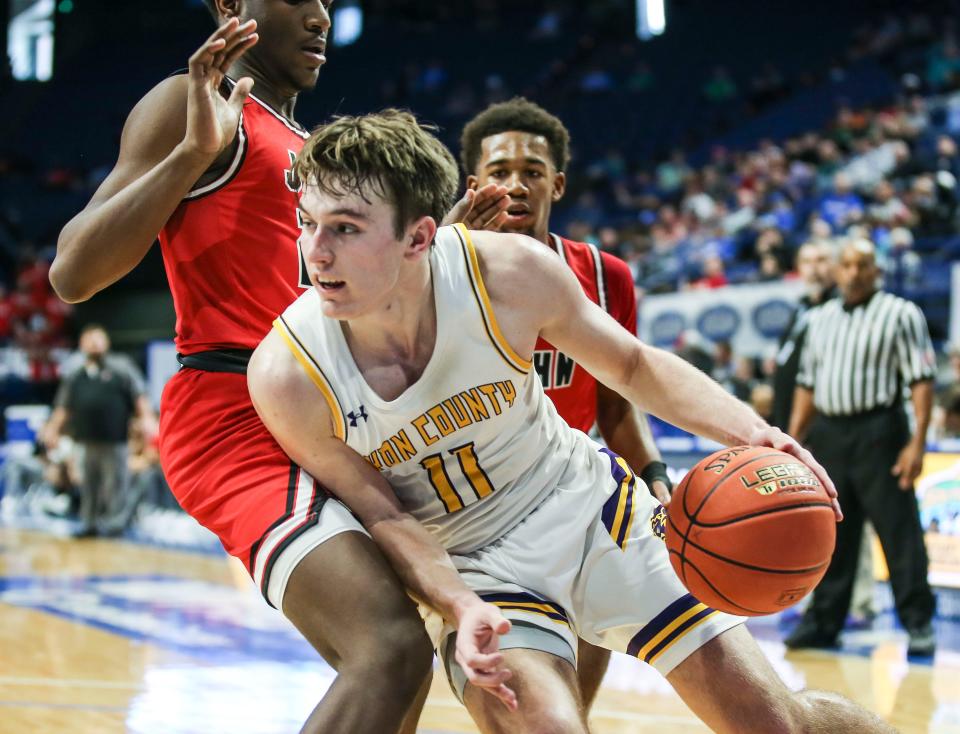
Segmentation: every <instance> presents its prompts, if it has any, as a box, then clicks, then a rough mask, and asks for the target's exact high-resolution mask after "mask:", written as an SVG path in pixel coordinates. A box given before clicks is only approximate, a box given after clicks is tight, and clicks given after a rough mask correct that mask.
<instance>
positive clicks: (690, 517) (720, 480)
mask: <svg viewBox="0 0 960 734" xmlns="http://www.w3.org/2000/svg"><path fill="white" fill-rule="evenodd" d="M782 453H783V452H782V451H778V450H776V449H774V450H773V451H772V452H769V453H766V454H760V456H754V457H752V458H750V459H747V460H746V461H745V462H743V463H742V464H738V465H737V466H735V467H733V468H732V469H730V472H731V473H732V472H736V471H740V470H741V469H743V467H745V466H749V465H750V464H752V463H753V462H754V461H759V460H760V459H766V458H767V457H768V456H778V455H780V454H782ZM694 468H696V467H694ZM692 476H693V471H692V470H691V471H690V472H688V473H687V476H686V477H684V479H689V478H690V477H692ZM728 477H729V474H727V468H726V467H725V468H724V469H723V470H722V472H721V476H720V477H719V478H718V479H717V481H716V483H715V484H714V485H713V486H712V487H711V488H710V489H709V490H708V491H707V493H706V494H705V495H704V497H703V499H702V500H700V505H699V507H697V509H696V511H695V512H694V513H693V514H692V515H691V514H690V513H689V512H688V511H687V496H686V493H685V492H684V495H683V511H684V514H686V516H687V520H689V521H690V524H689V526H688V527H687V532H686V533H684V535H683V546H682V547H681V548H680V553H681V555H683V553H684V551H686V549H687V539H688V538H689V537H690V529H691V528H692V527H693V524H694V522H696V519H697V515H699V514H700V511H701V510H702V509H703V506H704V505H705V504H707V500H708V499H710V497H711V496H712V495H713V493H714V492H716V491H717V489H718V488H719V487H720V485H721V484H723V482H724V481H725V480H726V479H727V478H728ZM744 608H746V607H744Z"/></svg>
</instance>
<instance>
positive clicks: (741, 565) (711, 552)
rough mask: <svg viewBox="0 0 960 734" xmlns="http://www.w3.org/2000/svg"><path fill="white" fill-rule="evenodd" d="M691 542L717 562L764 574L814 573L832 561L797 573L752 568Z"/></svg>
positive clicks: (758, 567) (799, 570) (691, 543)
mask: <svg viewBox="0 0 960 734" xmlns="http://www.w3.org/2000/svg"><path fill="white" fill-rule="evenodd" d="M689 542H690V545H692V546H693V547H694V548H696V549H697V550H699V551H703V552H704V553H706V554H707V555H708V556H713V557H714V558H716V559H717V560H719V561H723V562H724V563H729V564H731V565H733V566H740V567H741V568H746V569H747V570H749V571H763V572H764V573H782V574H796V573H812V572H813V571H818V570H820V569H821V568H823V567H824V566H826V565H827V564H828V563H830V561H829V560H828V561H824V562H823V563H820V564H818V565H816V566H811V567H809V568H799V569H797V570H795V571H787V570H785V569H776V568H764V567H763V566H751V565H750V564H749V563H742V562H741V561H735V560H733V559H732V558H727V557H726V556H721V555H720V554H718V553H714V552H713V551H711V550H709V549H707V548H704V547H703V546H702V545H698V544H697V543H694V542H693V541H692V540H691V541H689Z"/></svg>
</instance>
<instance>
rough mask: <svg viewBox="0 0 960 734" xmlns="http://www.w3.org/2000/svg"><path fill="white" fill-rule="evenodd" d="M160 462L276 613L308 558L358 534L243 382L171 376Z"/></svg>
mask: <svg viewBox="0 0 960 734" xmlns="http://www.w3.org/2000/svg"><path fill="white" fill-rule="evenodd" d="M160 460H161V463H162V466H163V471H164V474H165V475H166V478H167V481H168V482H169V484H170V488H171V490H172V491H173V494H174V496H175V497H176V498H177V501H178V502H179V503H180V506H181V507H182V508H183V509H184V510H186V511H187V512H188V513H189V514H190V515H191V516H192V517H193V518H194V519H196V520H197V522H199V523H200V524H201V525H203V526H204V527H206V528H208V529H209V530H211V531H213V532H214V533H215V534H216V535H217V537H218V538H219V539H220V542H221V543H222V544H223V547H224V548H226V550H227V552H228V553H229V554H230V555H232V556H235V557H236V558H239V559H240V560H241V561H243V563H244V565H245V566H246V567H247V569H248V571H249V572H250V575H251V576H252V577H253V580H254V581H255V582H256V584H257V586H258V587H259V588H260V591H261V592H262V593H263V595H264V597H265V598H266V600H267V601H268V602H269V603H270V604H271V605H272V606H274V607H276V608H278V609H280V608H282V606H281V602H282V600H283V592H284V590H285V589H286V585H287V581H288V580H289V578H290V574H291V573H292V572H293V569H294V568H295V567H296V565H297V563H299V562H300V561H301V560H302V559H303V558H304V557H305V556H306V555H307V554H308V553H309V552H310V551H311V550H313V549H314V548H316V547H317V546H319V545H320V544H321V543H323V542H324V541H325V540H328V539H329V538H331V537H333V536H334V535H337V534H338V533H341V532H345V531H348V530H353V531H358V532H365V531H364V530H363V528H362V526H361V525H360V523H359V522H358V521H357V520H356V518H355V517H354V516H353V515H352V514H351V513H350V512H349V510H347V508H346V507H345V506H344V505H342V504H341V503H340V502H338V501H337V500H335V499H333V498H332V497H331V496H330V495H329V494H327V492H326V490H324V489H323V487H322V486H321V485H320V484H319V483H318V482H317V481H316V480H315V479H314V478H313V477H311V476H310V475H309V474H307V473H306V472H305V471H303V470H302V469H300V467H299V466H297V465H296V464H294V463H293V462H292V461H290V459H289V457H287V455H286V454H284V453H283V450H282V449H281V448H280V446H279V445H278V444H277V442H276V441H275V440H274V439H273V436H271V435H270V433H269V431H267V429H266V427H265V426H264V425H263V423H261V422H260V418H259V417H258V416H257V413H256V410H255V409H254V407H253V404H252V403H251V401H250V396H249V394H248V393H247V381H246V377H245V376H244V375H238V374H232V373H225V372H205V371H201V370H194V369H187V368H185V369H181V370H180V371H179V372H178V373H177V374H176V375H174V377H173V378H172V379H171V380H170V381H169V382H168V383H167V386H166V388H165V389H164V391H163V398H162V400H161V405H160Z"/></svg>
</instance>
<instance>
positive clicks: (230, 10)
mask: <svg viewBox="0 0 960 734" xmlns="http://www.w3.org/2000/svg"><path fill="white" fill-rule="evenodd" d="M214 2H215V3H216V4H217V12H218V13H219V14H220V17H221V18H223V19H224V20H230V19H231V18H239V17H240V14H241V12H242V11H243V7H242V5H243V0H214Z"/></svg>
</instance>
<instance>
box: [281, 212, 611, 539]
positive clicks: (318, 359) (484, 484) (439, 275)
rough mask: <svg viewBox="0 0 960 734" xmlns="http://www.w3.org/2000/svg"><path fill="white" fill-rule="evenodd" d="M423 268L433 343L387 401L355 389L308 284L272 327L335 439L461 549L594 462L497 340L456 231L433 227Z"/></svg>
mask: <svg viewBox="0 0 960 734" xmlns="http://www.w3.org/2000/svg"><path fill="white" fill-rule="evenodd" d="M430 267H431V271H432V282H433V289H434V297H435V303H436V311H437V337H436V344H435V346H434V351H433V355H432V356H431V358H430V361H429V362H428V363H427V366H426V368H425V369H424V371H423V374H422V375H421V376H420V378H419V379H418V380H417V381H416V382H415V383H414V384H413V385H411V386H410V387H408V388H407V389H406V390H405V391H404V392H403V393H402V394H401V395H400V396H399V397H398V398H396V399H395V400H389V401H388V400H383V399H381V398H380V397H379V396H378V395H377V394H376V393H375V392H374V391H373V390H371V389H370V387H369V386H368V385H367V383H366V381H365V380H364V378H363V376H362V375H361V373H360V370H359V369H358V368H357V366H356V363H355V362H354V360H353V356H352V354H351V353H350V349H349V347H348V346H347V341H346V338H345V337H344V334H343V330H342V328H341V325H340V322H339V321H337V320H335V319H330V318H327V317H325V316H324V315H323V314H322V312H321V307H320V298H319V295H318V294H317V292H316V291H315V290H314V289H311V290H309V291H307V292H306V293H304V294H303V295H302V296H300V298H298V299H297V300H296V301H295V302H294V303H293V304H292V305H291V306H290V307H289V308H288V309H287V310H286V311H285V312H284V314H283V316H281V317H280V318H279V319H277V321H276V322H274V326H275V328H276V329H277V330H278V331H279V333H280V334H281V335H282V336H283V338H284V340H285V341H286V342H287V345H288V346H289V347H290V349H291V350H292V351H293V353H294V355H295V356H296V358H297V360H298V361H299V363H300V364H301V365H302V366H303V368H304V369H305V370H306V371H307V373H308V374H309V375H310V378H311V379H312V380H313V382H314V384H316V385H317V387H318V388H319V390H320V392H321V393H322V395H323V397H324V399H325V400H326V401H327V404H328V405H329V407H330V410H331V413H332V414H333V417H334V423H335V426H336V431H337V435H338V436H340V437H341V438H342V439H343V440H344V441H345V442H346V443H347V445H348V446H350V447H351V448H352V449H354V450H355V451H357V452H358V453H360V454H361V455H362V456H364V457H366V459H367V460H368V461H369V462H370V463H371V464H372V465H373V466H375V467H376V468H377V469H379V470H380V471H381V472H382V473H383V475H384V476H385V477H386V479H387V480H388V481H389V482H390V484H391V485H392V486H393V488H394V490H395V491H396V493H397V496H398V497H399V498H400V501H401V502H402V503H403V505H404V507H405V508H406V509H407V510H408V511H409V512H410V513H411V514H413V515H414V516H415V517H416V518H417V519H418V520H420V521H421V522H422V523H423V524H424V525H426V526H427V528H428V529H429V530H430V531H431V532H432V533H433V534H434V535H435V536H436V537H437V539H438V540H439V541H440V542H441V543H442V544H443V545H444V547H445V548H447V549H448V550H449V551H451V552H453V553H469V552H471V551H473V550H475V549H477V548H480V547H482V546H485V545H487V544H489V543H491V542H492V541H494V540H496V539H497V538H499V537H500V536H502V535H503V534H504V533H506V532H507V531H508V530H510V529H511V528H513V527H514V526H515V525H516V524H517V523H519V522H520V521H521V520H523V518H524V517H525V516H526V515H528V514H529V513H530V512H532V511H533V510H535V509H536V508H537V507H538V505H539V504H540V503H541V502H542V501H543V499H544V498H545V497H546V496H547V495H549V494H550V493H551V492H553V491H555V490H556V488H557V485H558V484H559V482H560V480H561V478H563V477H564V475H565V474H566V473H567V472H569V471H576V470H577V467H583V466H586V464H587V463H588V462H590V461H592V460H593V461H595V460H596V458H595V457H596V447H595V446H594V445H593V443H592V442H591V441H590V440H589V439H588V438H587V437H586V436H585V435H584V434H582V433H580V432H579V431H574V430H573V429H571V428H570V427H569V426H567V424H566V423H565V422H564V421H563V420H562V419H561V418H560V417H559V416H558V415H557V412H556V410H555V409H554V407H553V403H552V402H551V401H550V400H549V399H548V398H547V397H546V396H545V394H544V392H543V388H542V387H541V385H540V380H539V379H538V378H537V376H536V374H533V375H531V371H530V367H531V365H530V362H529V361H528V360H525V359H523V358H522V357H520V356H519V355H518V354H517V353H516V352H515V351H514V350H513V349H512V348H511V347H510V345H509V344H508V343H507V341H506V340H505V339H504V337H503V334H502V332H501V331H500V327H499V326H498V324H497V320H496V316H495V314H494V313H493V310H492V308H491V306H490V299H489V297H488V296H487V292H486V289H485V287H484V284H483V280H482V278H481V275H480V266H479V263H478V261H477V254H476V252H475V250H474V247H473V244H472V242H471V241H470V235H469V233H468V232H467V230H466V228H464V227H463V226H462V225H455V226H452V227H442V228H440V229H439V230H438V231H437V236H436V241H435V243H434V246H433V247H432V248H431V252H430ZM318 480H319V481H320V482H321V483H322V482H323V478H322V477H319V478H318ZM584 510H585V511H586V512H590V511H592V510H591V509H589V508H586V507H585V508H584ZM594 510H595V508H594Z"/></svg>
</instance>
